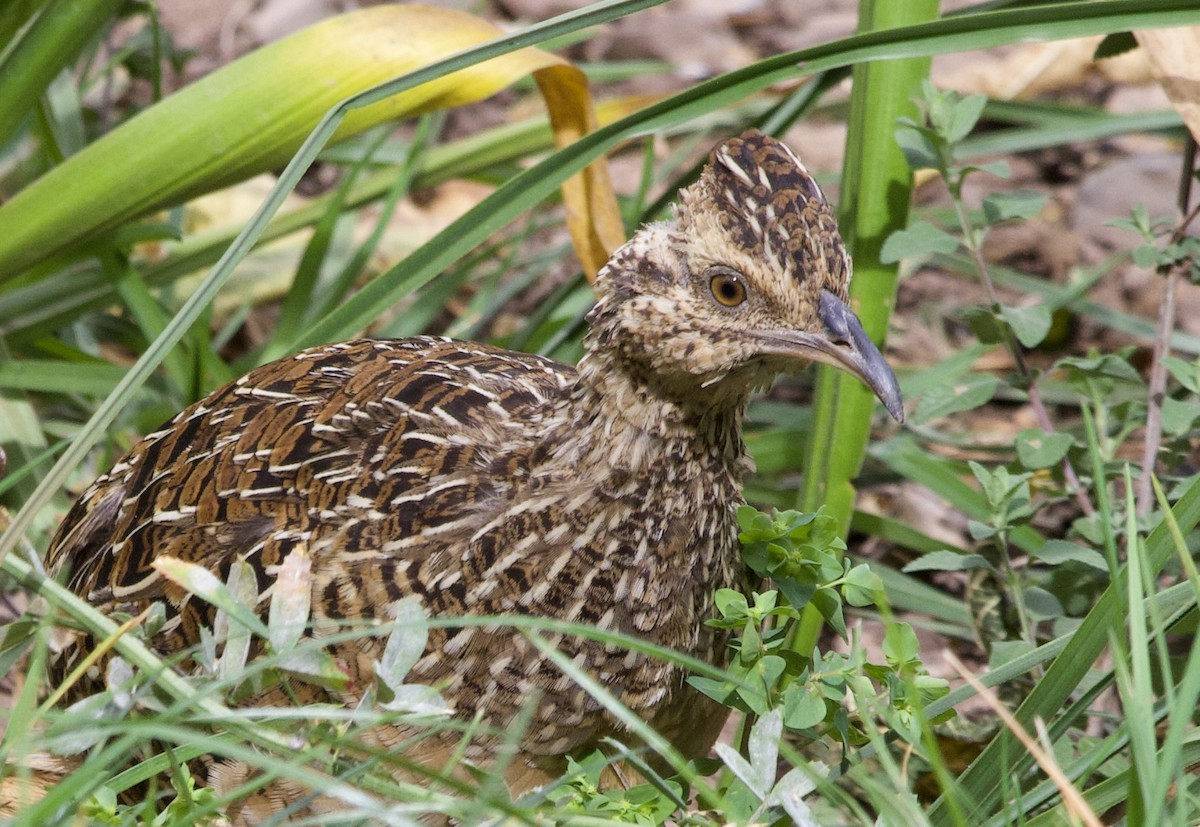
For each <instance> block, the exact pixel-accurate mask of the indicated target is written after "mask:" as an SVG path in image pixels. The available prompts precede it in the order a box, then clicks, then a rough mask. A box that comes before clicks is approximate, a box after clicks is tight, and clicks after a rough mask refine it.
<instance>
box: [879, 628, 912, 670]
mask: <svg viewBox="0 0 1200 827" xmlns="http://www.w3.org/2000/svg"><path fill="white" fill-rule="evenodd" d="M920 654H921V644H920V643H919V642H918V641H917V633H916V632H914V631H913V628H912V626H909V625H908V624H907V623H889V624H888V625H887V631H885V632H884V635H883V655H884V657H886V658H887V659H888V663H891V664H892V665H894V666H896V667H901V666H903V665H904V664H906V663H912V662H914V661H916V660H917V659H918V658H919V657H920Z"/></svg>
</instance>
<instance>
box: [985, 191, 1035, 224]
mask: <svg viewBox="0 0 1200 827" xmlns="http://www.w3.org/2000/svg"><path fill="white" fill-rule="evenodd" d="M1045 204H1046V194H1045V193H1044V192H1038V191H1037V190H1013V191H1012V192H993V193H992V194H991V195H988V196H987V197H986V198H984V199H983V215H984V218H986V219H987V223H988V224H999V223H1000V222H1001V221H1009V220H1011V219H1029V218H1034V217H1035V216H1037V214H1038V213H1040V212H1041V211H1042V207H1043V206H1045Z"/></svg>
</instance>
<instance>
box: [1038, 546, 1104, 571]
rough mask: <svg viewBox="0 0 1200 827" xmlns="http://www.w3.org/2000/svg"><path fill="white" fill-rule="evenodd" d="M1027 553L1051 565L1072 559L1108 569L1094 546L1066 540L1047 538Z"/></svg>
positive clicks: (1093, 566) (1095, 567)
mask: <svg viewBox="0 0 1200 827" xmlns="http://www.w3.org/2000/svg"><path fill="white" fill-rule="evenodd" d="M1029 554H1030V556H1032V557H1035V558H1036V559H1038V560H1041V561H1042V562H1043V563H1048V564H1050V565H1052V566H1057V565H1059V564H1061V563H1065V562H1067V561H1068V560H1073V561H1075V562H1076V563H1082V564H1083V565H1085V566H1090V567H1091V568H1094V569H1098V570H1099V571H1103V572H1107V571H1108V564H1107V563H1105V562H1104V555H1103V554H1101V553H1100V552H1098V551H1096V550H1095V549H1094V548H1087V547H1086V546H1081V545H1078V544H1077V543H1072V542H1069V541H1067V540H1047V541H1046V543H1045V544H1044V545H1042V546H1041V547H1039V548H1033V549H1030V551H1029Z"/></svg>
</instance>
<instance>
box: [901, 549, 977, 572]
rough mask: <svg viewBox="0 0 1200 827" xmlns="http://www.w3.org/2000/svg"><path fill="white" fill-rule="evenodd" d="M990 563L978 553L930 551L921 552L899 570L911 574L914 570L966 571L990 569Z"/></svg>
mask: <svg viewBox="0 0 1200 827" xmlns="http://www.w3.org/2000/svg"><path fill="white" fill-rule="evenodd" d="M991 568H993V566H992V564H991V563H989V562H988V561H987V559H986V558H985V557H983V556H982V555H979V554H959V553H958V552H956V551H931V552H929V553H928V554H922V555H921V556H920V557H918V558H917V559H916V560H913V561H912V562H911V563H909V564H908V565H906V566H905V567H904V568H903V569H901V571H903V572H904V573H905V574H912V573H913V572H916V571H966V570H967V569H991Z"/></svg>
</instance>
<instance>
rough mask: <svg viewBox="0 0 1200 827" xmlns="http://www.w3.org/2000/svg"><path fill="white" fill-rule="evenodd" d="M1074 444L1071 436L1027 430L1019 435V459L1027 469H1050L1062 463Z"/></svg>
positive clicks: (1033, 429) (1038, 429)
mask: <svg viewBox="0 0 1200 827" xmlns="http://www.w3.org/2000/svg"><path fill="white" fill-rule="evenodd" d="M1074 442H1075V440H1074V438H1073V437H1072V436H1071V435H1070V434H1064V433H1052V434H1048V433H1046V432H1045V431H1043V430H1042V429H1041V428H1026V429H1025V430H1023V431H1021V432H1020V433H1019V434H1017V459H1019V460H1021V464H1022V465H1024V466H1025V467H1026V468H1049V467H1050V466H1051V465H1054V464H1056V463H1058V462H1061V461H1062V458H1063V457H1065V456H1066V455H1067V451H1069V450H1070V449H1071V445H1072V444H1073V443H1074Z"/></svg>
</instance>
